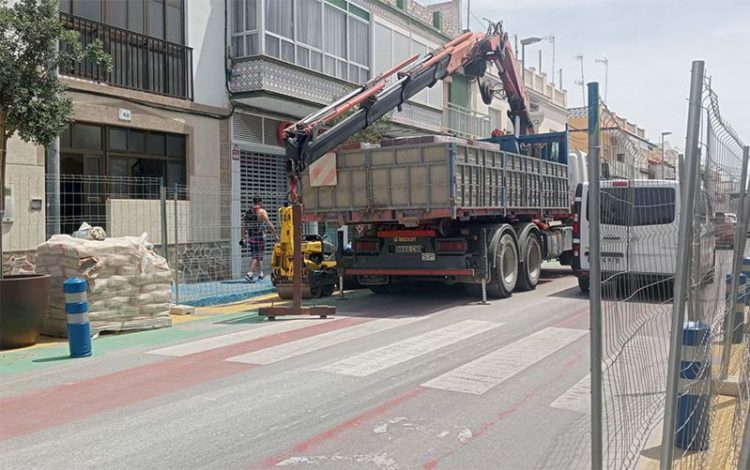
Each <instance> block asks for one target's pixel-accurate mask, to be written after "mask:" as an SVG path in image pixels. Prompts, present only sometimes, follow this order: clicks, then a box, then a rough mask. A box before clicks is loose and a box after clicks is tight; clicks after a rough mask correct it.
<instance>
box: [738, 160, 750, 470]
mask: <svg viewBox="0 0 750 470" xmlns="http://www.w3.org/2000/svg"><path fill="white" fill-rule="evenodd" d="M746 148H747V147H746ZM737 468H750V411H748V412H747V415H746V416H745V428H744V431H743V434H742V447H740V456H739V460H738V461H737Z"/></svg>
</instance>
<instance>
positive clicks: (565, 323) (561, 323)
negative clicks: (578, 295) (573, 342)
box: [550, 307, 589, 328]
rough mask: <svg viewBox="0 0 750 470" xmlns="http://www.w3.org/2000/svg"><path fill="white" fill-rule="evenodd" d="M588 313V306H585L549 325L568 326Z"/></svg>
mask: <svg viewBox="0 0 750 470" xmlns="http://www.w3.org/2000/svg"><path fill="white" fill-rule="evenodd" d="M588 315H589V308H588V307H586V308H584V309H583V310H579V311H577V312H575V313H573V314H572V315H571V316H569V317H565V318H563V319H562V320H559V321H557V322H555V323H553V324H552V325H550V326H553V327H555V328H569V327H570V325H572V324H574V323H575V322H577V321H578V320H580V319H581V318H582V317H585V316H588Z"/></svg>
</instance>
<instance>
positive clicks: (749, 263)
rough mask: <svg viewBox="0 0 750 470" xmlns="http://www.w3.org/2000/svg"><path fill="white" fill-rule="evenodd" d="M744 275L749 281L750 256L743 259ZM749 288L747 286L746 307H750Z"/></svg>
mask: <svg viewBox="0 0 750 470" xmlns="http://www.w3.org/2000/svg"><path fill="white" fill-rule="evenodd" d="M742 274H744V275H745V276H747V278H748V279H750V256H745V257H744V258H742ZM748 287H750V286H747V285H746V286H745V306H746V307H750V292H749V291H748Z"/></svg>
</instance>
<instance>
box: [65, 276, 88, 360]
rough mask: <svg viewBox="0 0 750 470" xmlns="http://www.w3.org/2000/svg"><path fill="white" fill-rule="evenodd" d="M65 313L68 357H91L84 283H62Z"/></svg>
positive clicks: (73, 279)
mask: <svg viewBox="0 0 750 470" xmlns="http://www.w3.org/2000/svg"><path fill="white" fill-rule="evenodd" d="M63 291H64V292H65V313H67V317H68V346H69V348H70V357H87V356H90V355H91V325H90V324H89V303H88V300H87V298H86V281H84V280H83V279H79V278H77V277H76V278H70V279H67V280H66V281H65V282H63Z"/></svg>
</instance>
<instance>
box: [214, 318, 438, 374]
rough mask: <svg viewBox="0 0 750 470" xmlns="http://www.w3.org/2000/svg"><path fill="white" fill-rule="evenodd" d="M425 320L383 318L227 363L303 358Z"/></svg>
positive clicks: (265, 350) (252, 353) (258, 362)
mask: <svg viewBox="0 0 750 470" xmlns="http://www.w3.org/2000/svg"><path fill="white" fill-rule="evenodd" d="M424 319H426V317H410V318H383V319H380V320H374V321H370V322H367V323H362V324H359V325H354V326H350V327H348V328H344V329H342V330H336V331H329V332H327V333H322V334H319V335H315V336H311V337H309V338H304V339H300V340H298V341H292V342H291V343H285V344H280V345H278V346H273V347H270V348H267V349H262V350H260V351H253V352H251V353H247V354H242V355H240V356H235V357H230V358H229V359H227V361H232V362H243V363H246V364H272V363H274V362H277V361H282V360H284V359H289V358H291V357H296V356H301V355H303V354H309V353H312V352H314V351H317V350H320V349H323V348H327V347H330V346H335V345H337V344H340V343H344V342H346V341H351V340H353V339H358V338H362V337H365V336H368V335H371V334H375V333H379V332H381V331H386V330H390V329H391V328H397V327H402V326H404V325H408V324H410V323H414V322H416V321H421V320H424Z"/></svg>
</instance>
